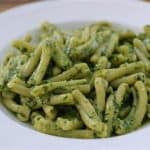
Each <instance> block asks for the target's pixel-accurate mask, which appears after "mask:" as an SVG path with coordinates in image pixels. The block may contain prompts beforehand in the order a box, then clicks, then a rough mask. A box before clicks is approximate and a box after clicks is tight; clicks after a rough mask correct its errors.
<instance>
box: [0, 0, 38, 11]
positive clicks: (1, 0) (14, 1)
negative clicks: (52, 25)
mask: <svg viewBox="0 0 150 150" xmlns="http://www.w3.org/2000/svg"><path fill="white" fill-rule="evenodd" d="M34 1H37V0H0V12H2V11H5V10H7V9H9V8H13V7H15V6H18V5H21V4H25V3H30V2H34Z"/></svg>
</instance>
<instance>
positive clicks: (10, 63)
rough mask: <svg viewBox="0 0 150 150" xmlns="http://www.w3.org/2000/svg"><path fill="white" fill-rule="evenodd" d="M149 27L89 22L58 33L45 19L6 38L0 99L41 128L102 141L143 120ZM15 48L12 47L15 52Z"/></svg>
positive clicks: (148, 105)
mask: <svg viewBox="0 0 150 150" xmlns="http://www.w3.org/2000/svg"><path fill="white" fill-rule="evenodd" d="M149 31H150V26H148V25H147V26H145V27H144V31H143V32H142V33H138V34H137V33H134V32H133V31H131V30H129V29H126V30H123V29H122V30H121V29H117V28H116V27H115V26H113V25H112V24H111V23H110V22H96V23H93V24H90V25H87V26H84V27H81V28H79V29H75V30H71V31H63V30H61V29H60V28H59V27H57V26H56V25H54V24H51V23H49V22H44V23H43V24H42V25H41V26H40V28H39V34H38V35H37V37H36V40H35V39H34V38H35V37H32V35H30V34H29V33H28V34H27V35H25V37H24V38H22V39H18V40H15V41H13V42H12V46H11V47H10V49H12V48H13V50H10V52H9V53H8V54H7V55H6V57H5V58H4V61H3V62H2V63H1V66H0V93H1V102H2V103H3V105H4V106H5V107H6V108H7V109H8V110H9V111H11V112H12V113H13V114H14V115H15V116H16V117H17V118H18V119H19V120H20V121H22V122H27V123H29V124H31V126H32V127H33V128H34V129H35V130H37V131H39V132H42V133H45V134H50V135H56V136H62V137H70V138H85V139H86V138H106V137H110V136H114V135H121V134H126V133H128V132H131V131H133V130H136V129H138V128H139V127H140V126H141V125H143V124H144V122H145V120H149V119H150V74H149V73H150V34H149V33H150V32H149ZM14 49H15V50H14Z"/></svg>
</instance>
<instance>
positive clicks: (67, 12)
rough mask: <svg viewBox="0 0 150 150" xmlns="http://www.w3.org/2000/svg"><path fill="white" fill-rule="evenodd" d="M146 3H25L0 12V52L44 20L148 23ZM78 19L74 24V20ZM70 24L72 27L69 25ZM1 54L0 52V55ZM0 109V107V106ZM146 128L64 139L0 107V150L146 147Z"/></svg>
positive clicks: (127, 149) (149, 7) (141, 149)
mask: <svg viewBox="0 0 150 150" xmlns="http://www.w3.org/2000/svg"><path fill="white" fill-rule="evenodd" d="M149 14H150V5H146V4H144V3H121V2H120V3H119V2H113V3H112V2H104V1H103V2H102V1H100V2H97V3H96V2H95V3H92V2H91V3H90V2H88V3H75V2H74V3H69V2H67V3H57V2H43V3H35V4H30V5H25V6H23V7H19V8H16V9H13V10H10V11H7V12H5V13H2V14H0V53H1V54H3V53H4V51H3V48H4V47H5V46H6V45H8V42H9V41H11V40H12V39H14V38H16V37H18V36H20V35H21V34H23V33H25V32H26V31H28V30H29V29H33V28H36V27H37V26H38V25H39V24H40V22H42V21H44V20H48V21H51V22H53V23H56V24H61V25H62V24H63V27H66V26H64V23H68V22H69V23H70V24H68V25H69V27H70V25H71V27H75V26H78V25H79V24H80V23H81V22H87V21H88V22H89V21H96V20H109V21H113V22H116V23H119V24H125V25H127V26H130V27H133V28H134V29H137V28H141V27H142V26H143V25H145V24H150V19H149ZM77 22H78V23H77ZM72 25H73V26H72ZM1 56H2V55H1ZM1 108H2V106H1ZM149 139H150V127H148V126H147V127H144V128H142V129H140V130H138V131H134V132H132V133H130V134H127V135H123V136H118V137H113V138H107V139H93V140H81V139H68V138H60V137H55V136H50V135H45V134H41V133H39V132H36V131H34V130H32V129H29V128H28V127H27V126H26V125H23V124H21V123H18V122H16V121H15V119H13V118H12V117H10V115H9V114H8V113H7V112H6V111H5V110H4V109H2V110H0V149H1V150H48V149H51V150H76V149H77V150H91V149H93V150H120V149H121V150H130V149H136V150H149V149H150V142H149Z"/></svg>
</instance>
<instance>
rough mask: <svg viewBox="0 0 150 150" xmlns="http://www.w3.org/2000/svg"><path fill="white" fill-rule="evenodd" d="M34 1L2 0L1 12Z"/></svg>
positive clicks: (0, 1)
mask: <svg viewBox="0 0 150 150" xmlns="http://www.w3.org/2000/svg"><path fill="white" fill-rule="evenodd" d="M34 1H38V0H0V12H2V11H5V10H7V9H9V8H12V7H15V6H18V5H21V4H25V3H30V2H34ZM143 1H145V2H150V0H143Z"/></svg>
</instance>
